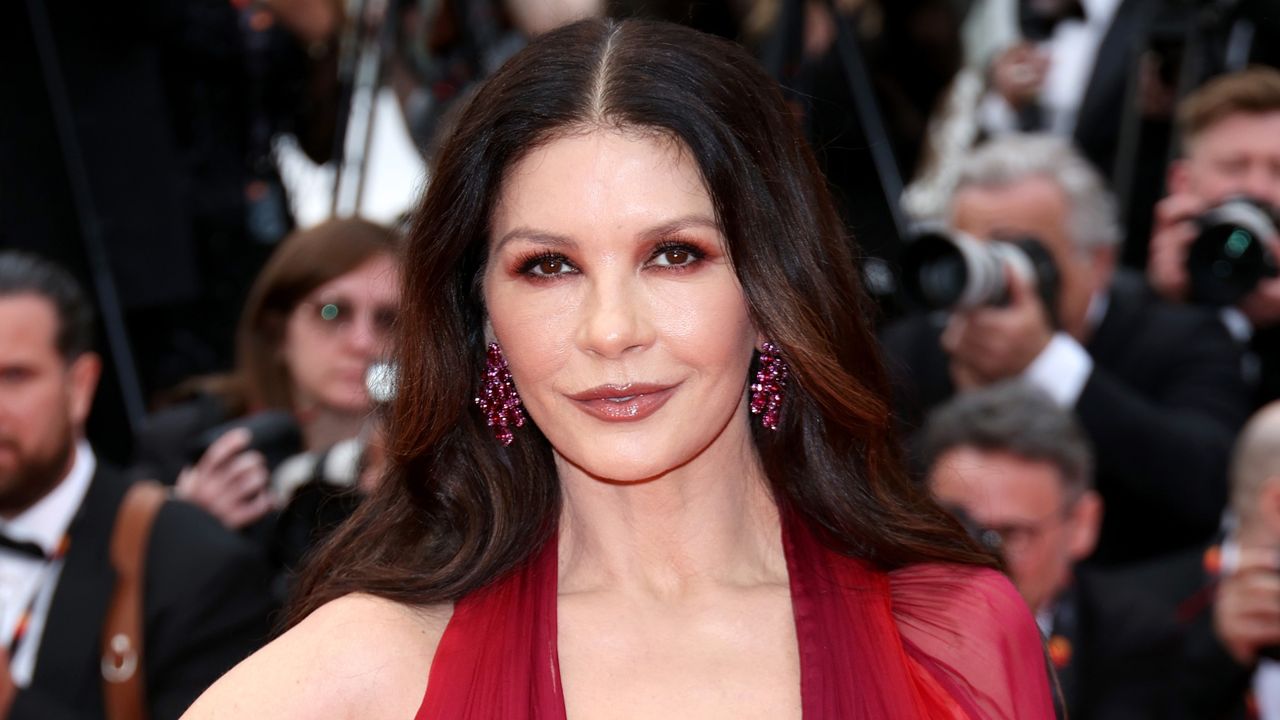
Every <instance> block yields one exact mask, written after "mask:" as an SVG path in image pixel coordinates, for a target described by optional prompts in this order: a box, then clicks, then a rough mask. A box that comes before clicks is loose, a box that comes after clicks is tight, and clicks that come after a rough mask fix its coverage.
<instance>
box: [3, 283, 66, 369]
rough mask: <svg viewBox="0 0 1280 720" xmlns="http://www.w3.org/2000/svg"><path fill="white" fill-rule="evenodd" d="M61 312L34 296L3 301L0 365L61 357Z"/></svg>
mask: <svg viewBox="0 0 1280 720" xmlns="http://www.w3.org/2000/svg"><path fill="white" fill-rule="evenodd" d="M57 331H58V316H57V311H56V310H55V309H54V307H53V303H51V302H50V301H49V300H47V299H45V298H43V297H40V296H39V295H34V294H21V295H9V296H3V297H0V364H10V363H15V362H19V361H23V362H29V361H34V360H37V359H47V358H48V357H49V356H50V355H54V356H56V355H57V347H56V342H55V341H56V335H57Z"/></svg>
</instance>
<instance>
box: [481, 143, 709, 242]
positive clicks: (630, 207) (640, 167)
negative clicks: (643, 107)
mask: <svg viewBox="0 0 1280 720" xmlns="http://www.w3.org/2000/svg"><path fill="white" fill-rule="evenodd" d="M695 214H697V215H704V216H711V215H712V214H713V211H712V202H711V198H710V195H709V194H708V193H707V190H706V188H705V187H704V185H703V182H702V175H701V172H700V171H699V169H698V166H697V163H696V162H695V161H694V159H693V157H692V155H691V154H690V153H689V152H688V150H687V149H686V148H685V146H684V145H683V144H682V143H681V142H679V141H678V140H675V139H672V138H670V137H668V136H665V135H661V134H658V133H655V132H644V131H638V130H627V129H623V130H613V129H592V130H587V131H583V132H579V133H573V134H570V135H565V136H562V137H557V138H555V139H553V140H551V141H549V142H547V143H545V144H543V145H541V146H540V147H538V148H537V149H535V150H533V151H532V152H530V153H529V154H528V155H526V156H525V157H524V158H522V159H521V160H520V161H519V162H517V163H516V164H515V165H514V166H513V167H512V168H511V169H510V170H509V172H508V173H507V175H506V178H505V180H504V182H503V185H502V189H501V192H500V193H499V196H498V202H497V204H496V206H495V208H494V214H493V231H494V232H493V239H495V240H496V239H499V238H501V237H502V235H503V234H505V232H506V231H508V230H510V229H511V228H513V227H516V226H522V225H528V226H532V227H535V228H539V229H547V230H553V231H555V232H561V233H564V234H568V235H572V236H575V237H581V238H586V239H592V238H596V237H599V236H601V235H602V234H606V235H607V234H612V233H613V232H625V231H627V230H628V229H636V228H640V227H645V226H648V225H650V224H652V223H654V222H655V221H663V220H669V219H671V218H672V217H673V216H676V215H695Z"/></svg>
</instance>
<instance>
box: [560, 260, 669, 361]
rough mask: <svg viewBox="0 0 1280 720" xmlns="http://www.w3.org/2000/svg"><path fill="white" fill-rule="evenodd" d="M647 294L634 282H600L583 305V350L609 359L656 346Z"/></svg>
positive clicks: (593, 284) (580, 336)
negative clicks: (653, 344) (638, 349)
mask: <svg viewBox="0 0 1280 720" xmlns="http://www.w3.org/2000/svg"><path fill="white" fill-rule="evenodd" d="M648 315H649V313H648V311H647V302H646V300H645V298H644V296H643V291H642V290H641V288H639V287H638V283H637V282H636V281H634V280H630V279H623V278H607V277H606V278H597V279H595V280H593V281H592V282H591V284H590V289H589V290H588V294H587V297H586V298H585V300H584V301H583V304H582V309H581V319H580V321H579V323H578V331H577V341H578V346H579V347H580V348H582V349H583V350H585V351H587V352H590V353H593V354H596V355H599V356H601V357H606V358H616V357H620V356H622V355H623V354H625V353H626V352H628V351H631V350H634V349H637V348H643V347H646V346H648V345H649V344H651V343H652V342H653V339H654V332H653V325H652V323H651V322H650V321H649V317H648Z"/></svg>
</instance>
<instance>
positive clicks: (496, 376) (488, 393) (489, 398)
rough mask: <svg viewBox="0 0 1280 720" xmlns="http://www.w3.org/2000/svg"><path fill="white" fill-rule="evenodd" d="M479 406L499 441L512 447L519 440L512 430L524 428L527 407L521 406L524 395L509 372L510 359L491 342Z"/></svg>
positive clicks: (486, 356) (477, 399) (496, 344)
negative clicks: (521, 396)
mask: <svg viewBox="0 0 1280 720" xmlns="http://www.w3.org/2000/svg"><path fill="white" fill-rule="evenodd" d="M476 405H479V406H480V409H481V410H483V411H484V415H485V421H486V423H487V424H488V425H489V427H491V428H493V436H494V437H495V438H497V440H498V442H500V443H502V444H503V446H504V447H505V446H507V445H510V444H511V441H512V440H514V439H515V435H513V434H512V433H511V428H513V427H522V426H523V425H524V408H522V407H521V406H520V395H519V394H517V393H516V385H515V383H514V382H512V380H511V371H509V370H508V369H507V359H506V358H505V357H503V356H502V348H500V347H498V343H496V342H492V343H489V350H488V353H487V354H486V355H485V364H484V380H483V381H481V383H480V395H479V397H477V398H476Z"/></svg>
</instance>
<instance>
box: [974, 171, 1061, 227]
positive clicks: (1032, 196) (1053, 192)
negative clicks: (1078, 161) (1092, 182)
mask: <svg viewBox="0 0 1280 720" xmlns="http://www.w3.org/2000/svg"><path fill="white" fill-rule="evenodd" d="M1068 210H1069V207H1068V200H1067V195H1066V193H1064V192H1063V191H1062V188H1060V187H1058V184H1057V183H1055V182H1054V181H1053V180H1050V179H1049V178H1046V177H1040V176H1032V177H1028V178H1024V179H1022V180H1019V181H1017V182H1014V183H1009V184H1007V185H993V186H985V185H968V186H965V187H962V188H960V189H959V190H957V191H956V194H955V198H954V199H953V201H952V206H951V222H952V225H953V226H954V227H955V228H956V229H957V230H960V231H963V232H967V233H969V234H971V235H974V236H976V237H980V238H989V237H991V236H992V235H995V234H999V233H1005V234H1009V233H1012V234H1031V235H1036V236H1038V237H1042V238H1046V239H1052V238H1055V237H1058V236H1060V235H1063V234H1064V233H1065V230H1066V219H1067V213H1068Z"/></svg>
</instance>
